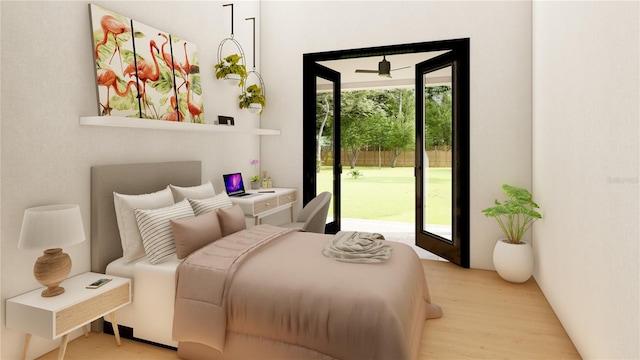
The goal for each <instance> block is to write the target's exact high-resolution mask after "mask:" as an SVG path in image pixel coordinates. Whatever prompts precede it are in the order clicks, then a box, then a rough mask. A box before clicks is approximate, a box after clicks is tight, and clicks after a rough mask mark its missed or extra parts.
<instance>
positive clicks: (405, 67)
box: [391, 66, 411, 71]
mask: <svg viewBox="0 0 640 360" xmlns="http://www.w3.org/2000/svg"><path fill="white" fill-rule="evenodd" d="M410 67H411V66H404V67H399V68H397V69H391V71H396V70H402V69H408V68H410Z"/></svg>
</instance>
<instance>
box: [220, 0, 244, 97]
mask: <svg viewBox="0 0 640 360" xmlns="http://www.w3.org/2000/svg"><path fill="white" fill-rule="evenodd" d="M222 6H223V7H225V6H231V36H230V37H228V38H225V39H223V40H222V41H221V42H220V45H218V64H220V63H222V62H223V61H224V60H225V57H223V54H222V48H223V47H224V44H225V43H226V42H227V41H228V42H230V43H231V44H233V45H235V47H236V48H237V49H238V54H237V55H238V56H240V59H239V62H240V65H241V66H242V67H244V69H245V70H244V72H245V74H246V63H245V57H244V51H243V50H242V46H241V45H240V43H239V42H238V41H237V40H236V39H234V38H233V36H234V35H233V4H224V5H222ZM233 75H235V74H233ZM224 79H225V80H226V81H227V82H228V83H230V84H233V85H238V86H242V87H243V89H244V80H245V79H246V75H245V76H242V75H239V78H238V76H236V77H232V76H229V75H226V76H225V77H224Z"/></svg>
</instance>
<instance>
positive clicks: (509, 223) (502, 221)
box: [482, 184, 542, 244]
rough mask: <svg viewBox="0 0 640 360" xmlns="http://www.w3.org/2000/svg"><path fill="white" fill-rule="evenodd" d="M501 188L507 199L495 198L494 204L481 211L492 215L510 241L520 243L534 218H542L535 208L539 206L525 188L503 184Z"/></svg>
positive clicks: (534, 220) (488, 215)
mask: <svg viewBox="0 0 640 360" xmlns="http://www.w3.org/2000/svg"><path fill="white" fill-rule="evenodd" d="M502 190H504V193H505V194H506V195H507V196H508V197H509V199H507V200H505V201H503V202H499V201H498V200H497V199H496V200H495V205H494V206H492V207H488V208H486V209H484V210H482V212H483V213H484V215H485V216H486V217H492V218H495V219H496V221H498V224H499V225H500V228H501V229H502V232H504V234H505V236H506V237H507V240H508V241H509V242H510V243H512V244H520V243H521V240H522V237H523V236H524V234H525V233H526V232H527V230H529V228H531V226H532V225H533V223H534V222H536V220H538V219H542V215H540V213H539V212H537V211H536V210H535V209H538V208H539V206H538V204H536V203H535V202H534V201H533V200H532V196H531V193H530V192H529V191H528V190H527V189H523V188H519V187H516V186H511V185H507V184H504V185H502Z"/></svg>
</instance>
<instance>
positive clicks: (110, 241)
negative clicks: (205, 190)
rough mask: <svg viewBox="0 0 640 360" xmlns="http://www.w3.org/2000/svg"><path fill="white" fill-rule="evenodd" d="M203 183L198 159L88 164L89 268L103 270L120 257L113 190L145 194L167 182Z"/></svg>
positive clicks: (164, 185) (101, 271)
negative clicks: (89, 198)
mask: <svg viewBox="0 0 640 360" xmlns="http://www.w3.org/2000/svg"><path fill="white" fill-rule="evenodd" d="M201 182H202V174H201V163H200V161H178V162H163V163H150V164H126V165H103V166H92V167H91V271H93V272H98V273H104V272H105V269H106V267H107V265H108V264H109V263H110V262H111V261H113V260H115V259H117V258H119V257H122V245H121V242H120V233H119V232H118V223H117V221H116V213H115V207H114V205H113V192H114V191H115V192H119V193H122V194H147V193H151V192H155V191H158V190H162V189H164V188H166V187H167V185H169V184H173V185H178V186H195V185H200V184H201Z"/></svg>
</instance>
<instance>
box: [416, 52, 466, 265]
mask: <svg viewBox="0 0 640 360" xmlns="http://www.w3.org/2000/svg"><path fill="white" fill-rule="evenodd" d="M449 66H451V76H452V79H451V84H452V94H451V95H452V121H451V123H452V129H451V132H452V143H453V144H452V145H453V146H452V148H453V153H452V157H453V158H452V164H451V171H452V173H453V179H456V180H457V181H454V182H453V184H452V186H453V187H452V189H451V195H452V199H451V200H452V206H451V221H452V224H451V230H452V234H451V235H452V237H451V239H446V238H444V237H441V236H440V235H438V234H434V233H431V232H428V231H426V230H424V225H425V224H424V220H425V219H424V214H423V209H424V201H425V195H426V194H424V192H423V191H424V189H423V186H424V169H423V164H424V160H425V159H424V156H425V153H424V141H425V140H424V139H425V137H426V136H425V128H424V111H425V101H424V92H425V83H424V74H427V73H429V72H433V71H437V70H439V69H443V68H446V67H449ZM415 71H416V89H415V92H416V96H415V98H416V164H415V165H416V190H415V192H416V224H415V225H416V228H415V229H416V245H417V246H419V247H421V248H423V249H425V250H427V251H430V252H432V253H434V254H437V255H438V256H440V257H442V258H445V259H447V260H449V261H451V262H453V263H454V264H457V265H460V266H462V267H465V268H468V267H469V266H470V264H469V263H470V259H469V258H470V256H469V255H470V254H469V115H470V114H469V48H468V46H466V47H458V48H455V49H452V50H451V51H449V52H446V53H444V54H441V55H439V56H436V57H434V58H432V59H429V60H427V61H424V62H422V63H419V64H416V68H415Z"/></svg>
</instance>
